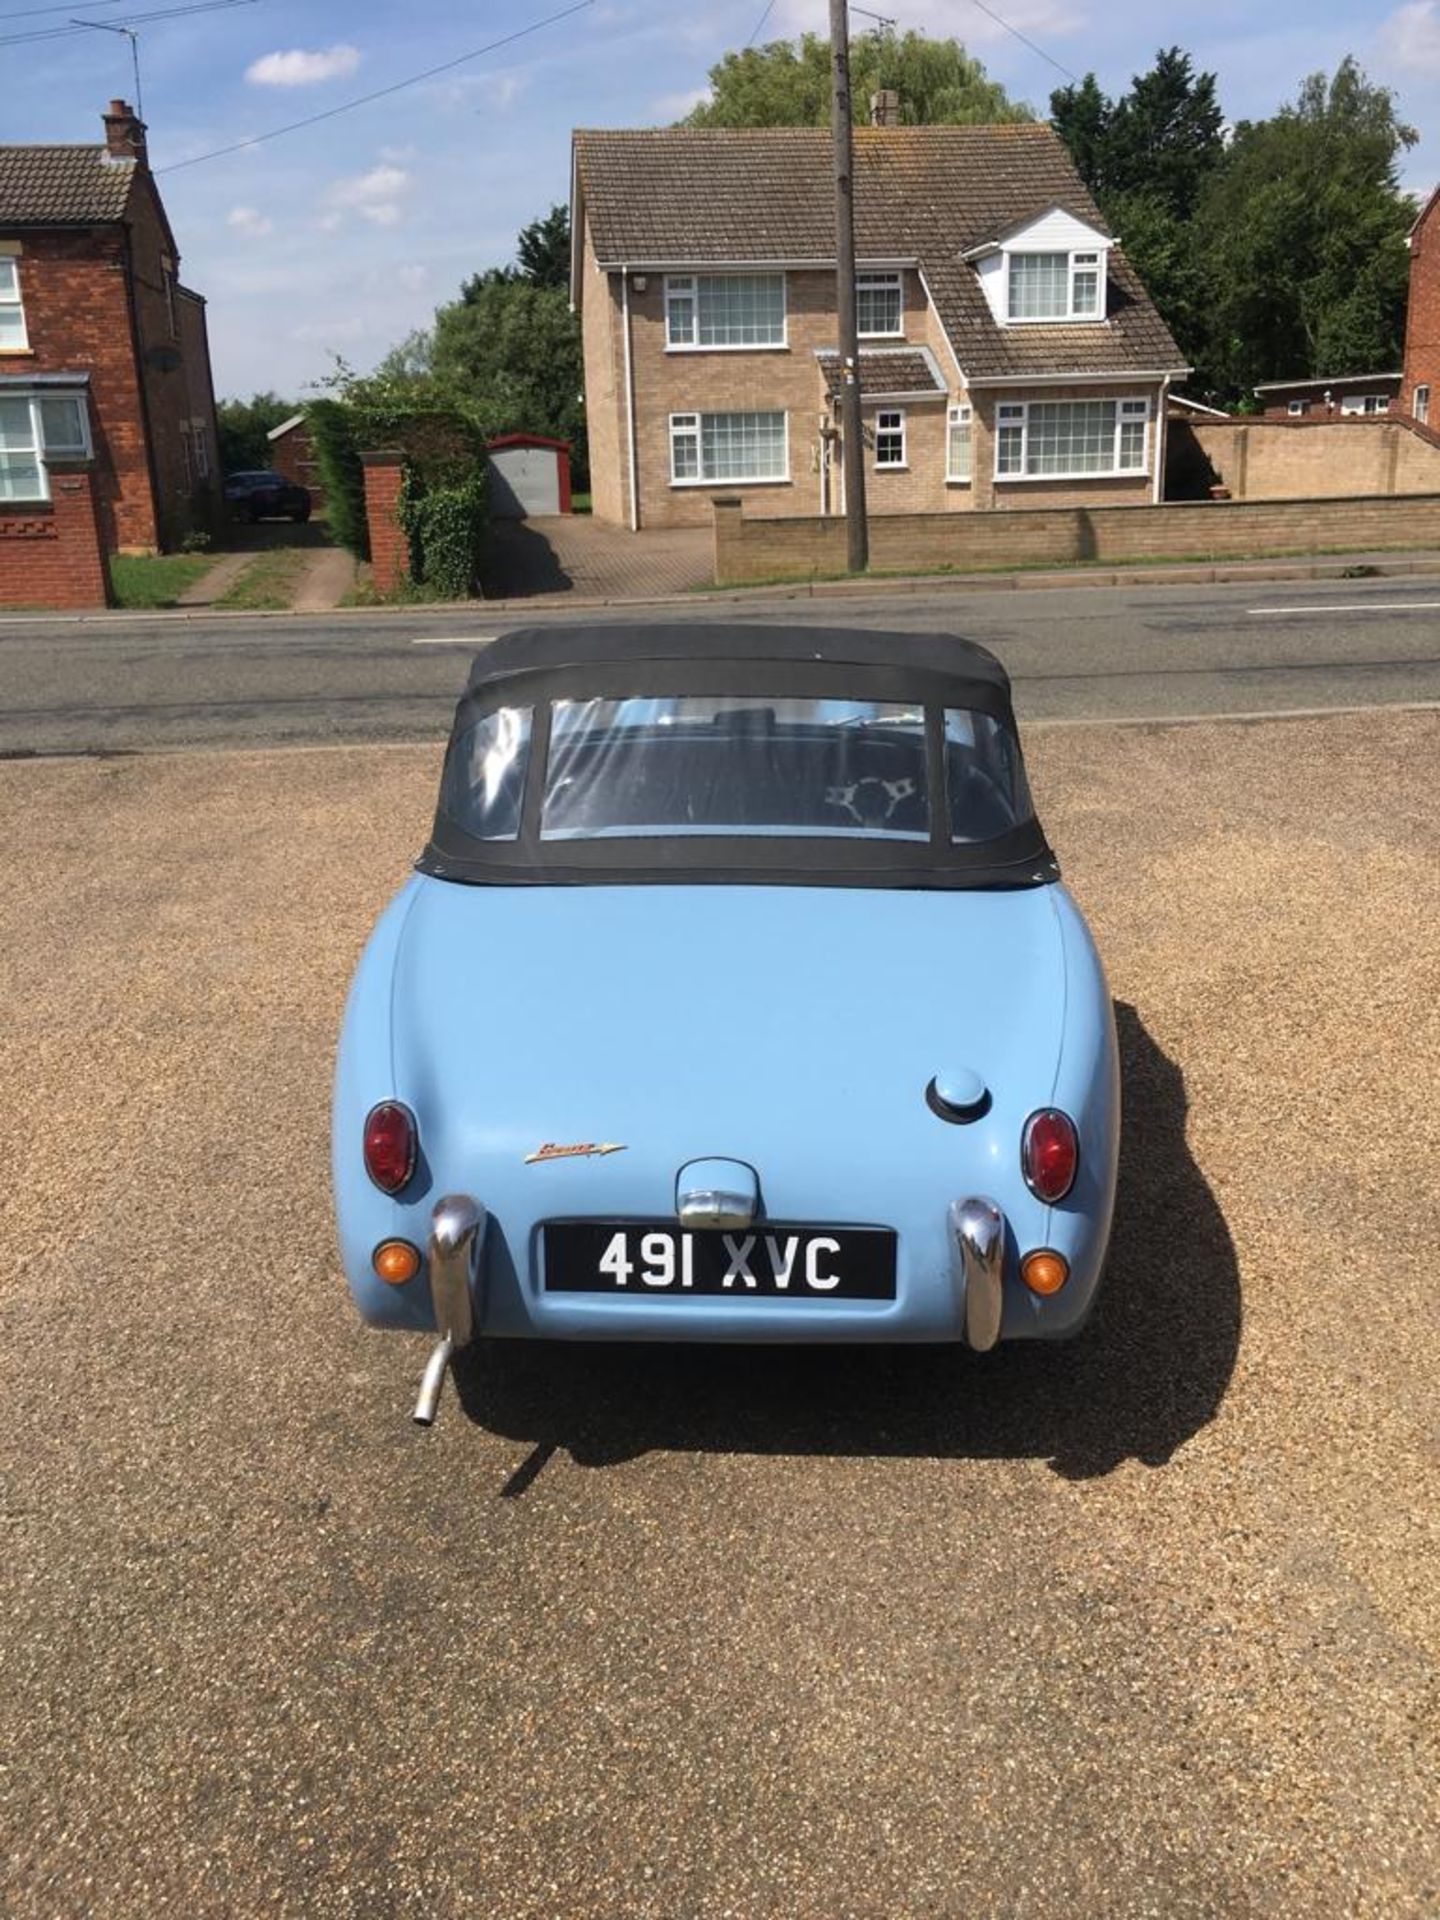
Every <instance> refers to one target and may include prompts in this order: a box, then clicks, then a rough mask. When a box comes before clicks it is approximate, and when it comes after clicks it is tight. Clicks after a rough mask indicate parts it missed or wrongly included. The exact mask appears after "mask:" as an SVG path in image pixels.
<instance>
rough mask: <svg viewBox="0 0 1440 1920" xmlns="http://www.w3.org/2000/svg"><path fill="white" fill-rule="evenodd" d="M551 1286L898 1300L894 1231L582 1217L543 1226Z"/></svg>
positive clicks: (656, 1293) (652, 1293) (658, 1293)
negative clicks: (732, 1227)
mask: <svg viewBox="0 0 1440 1920" xmlns="http://www.w3.org/2000/svg"><path fill="white" fill-rule="evenodd" d="M545 1291H546V1292H547V1293H615V1294H626V1295H629V1296H630V1297H631V1298H637V1297H638V1298H645V1299H649V1298H660V1299H664V1298H667V1297H669V1298H676V1299H678V1298H680V1297H682V1296H684V1295H686V1294H692V1295H693V1294H714V1295H718V1296H720V1297H722V1298H724V1299H731V1300H758V1299H762V1298H763V1299H779V1300H893V1299H894V1298H895V1235H894V1234H893V1233H892V1232H890V1231H889V1230H888V1228H880V1227H836V1228H833V1229H831V1228H826V1227H764V1228H761V1227H756V1228H755V1229H754V1230H753V1231H749V1232H745V1233H712V1232H708V1231H707V1232H703V1233H693V1232H686V1231H684V1230H683V1229H682V1228H679V1227H657V1226H644V1225H640V1226H624V1227H621V1226H616V1225H614V1224H605V1223H591V1222H583V1223H578V1224H567V1225H561V1226H549V1227H546V1228H545Z"/></svg>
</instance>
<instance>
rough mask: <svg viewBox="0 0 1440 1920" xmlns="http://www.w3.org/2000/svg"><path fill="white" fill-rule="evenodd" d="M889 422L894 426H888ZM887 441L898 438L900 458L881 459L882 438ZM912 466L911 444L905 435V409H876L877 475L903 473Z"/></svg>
mask: <svg viewBox="0 0 1440 1920" xmlns="http://www.w3.org/2000/svg"><path fill="white" fill-rule="evenodd" d="M887 420H889V421H891V422H893V425H891V426H886V425H885V422H886V421H887ZM882 434H883V435H884V436H885V438H886V439H887V440H895V439H897V438H898V440H899V442H900V458H899V459H898V460H882V459H881V458H880V436H881V435H882ZM909 464H910V458H909V443H908V441H907V439H906V433H905V409H904V408H903V407H877V408H876V409H875V471H876V472H877V473H903V472H904V471H905V469H906V468H907V467H908V466H909Z"/></svg>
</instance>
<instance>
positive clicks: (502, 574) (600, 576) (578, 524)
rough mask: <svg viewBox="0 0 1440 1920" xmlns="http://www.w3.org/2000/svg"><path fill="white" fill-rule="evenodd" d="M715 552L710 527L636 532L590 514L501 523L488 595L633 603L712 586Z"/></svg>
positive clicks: (495, 531) (497, 526)
mask: <svg viewBox="0 0 1440 1920" xmlns="http://www.w3.org/2000/svg"><path fill="white" fill-rule="evenodd" d="M714 554H715V545H714V536H713V535H712V533H711V531H710V529H709V528H708V527H656V528H653V529H647V530H646V531H644V532H641V533H631V532H629V531H628V529H626V528H624V527H612V526H609V525H607V524H606V523H605V522H604V521H601V520H597V519H596V518H595V516H594V515H593V514H590V513H575V514H565V515H557V516H554V517H547V518H544V519H534V520H497V521H496V522H495V525H494V529H493V534H492V544H491V562H490V567H489V570H488V573H487V577H486V587H487V594H488V597H489V598H490V599H492V600H518V599H551V598H560V597H563V596H579V597H584V598H587V599H595V600H625V599H631V598H635V597H637V596H638V597H640V598H644V599H649V598H652V597H657V596H659V595H662V594H667V593H688V592H689V591H690V590H691V588H692V587H700V586H709V585H710V583H711V582H712V580H713V579H714V577H715V575H714Z"/></svg>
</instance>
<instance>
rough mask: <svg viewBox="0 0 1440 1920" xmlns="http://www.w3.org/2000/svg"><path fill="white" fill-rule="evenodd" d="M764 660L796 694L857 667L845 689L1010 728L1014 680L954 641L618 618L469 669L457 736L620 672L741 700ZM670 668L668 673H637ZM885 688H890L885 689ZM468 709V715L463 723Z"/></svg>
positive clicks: (501, 652)
mask: <svg viewBox="0 0 1440 1920" xmlns="http://www.w3.org/2000/svg"><path fill="white" fill-rule="evenodd" d="M753 662H763V663H765V664H766V665H767V666H769V667H772V668H777V669H781V670H784V669H792V670H793V671H792V672H787V673H786V674H785V677H786V678H787V679H792V680H793V681H794V683H795V684H796V687H797V690H800V689H802V688H805V687H806V686H810V687H814V688H815V689H816V690H817V691H820V690H822V689H821V683H822V681H831V682H833V681H834V680H835V675H834V673H833V671H830V672H827V671H826V669H834V668H837V667H838V668H841V669H842V670H843V669H859V671H858V672H857V671H850V672H848V673H845V674H844V678H845V682H846V686H847V689H848V690H849V691H850V692H852V693H855V694H857V695H858V694H861V693H871V692H873V693H875V694H876V695H877V697H883V698H889V699H894V698H900V699H911V700H925V699H929V700H935V701H943V702H944V703H945V704H947V705H949V706H953V707H979V708H980V709H981V710H982V711H985V712H992V713H995V714H996V716H997V718H1001V719H1004V720H1006V721H1008V722H1009V724H1010V726H1011V728H1012V729H1013V727H1014V724H1015V717H1014V713H1013V712H1012V710H1011V706H1010V677H1009V675H1008V674H1007V673H1006V671H1005V669H1004V668H1003V667H1002V666H1001V664H1000V662H999V661H998V660H997V659H996V658H995V656H994V654H993V653H988V652H987V651H986V650H985V648H984V647H982V646H979V645H977V644H976V642H975V641H973V640H962V639H961V638H960V637H959V635H958V634H953V633H889V632H877V631H875V630H873V629H866V628H850V627H821V626H800V625H795V626H788V627H764V626H752V625H750V624H749V623H748V622H743V621H725V622H723V623H722V622H718V621H715V622H712V621H708V620H707V621H701V620H696V621H692V622H689V623H687V624H685V625H683V626H682V625H680V624H679V623H677V622H675V621H665V622H659V621H657V622H656V623H655V624H654V625H649V624H644V623H639V622H627V623H624V624H621V623H620V622H618V621H611V622H602V623H597V624H596V625H594V626H588V625H587V626H570V625H565V626H555V627H519V628H517V629H516V630H515V631H514V632H512V633H505V634H502V635H501V636H500V637H499V639H497V640H495V641H493V642H492V643H491V644H490V645H489V646H488V647H486V648H485V650H484V651H483V652H482V653H477V654H476V656H475V658H474V660H473V661H472V662H471V666H470V678H469V682H468V684H467V686H466V690H465V698H464V699H463V700H462V702H461V712H458V713H457V714H456V728H457V730H459V729H460V728H461V727H462V726H463V725H468V724H470V722H471V721H472V720H473V718H474V716H475V714H476V713H482V712H486V711H488V710H489V709H490V708H492V707H496V706H500V705H503V704H504V703H505V702H507V701H510V700H513V699H514V698H515V696H516V693H517V691H518V688H517V682H519V681H522V680H523V681H525V682H527V683H529V682H532V681H534V682H537V683H540V682H544V683H547V684H537V685H536V686H534V687H533V688H531V687H530V686H528V685H527V688H526V691H535V692H538V693H540V694H542V695H545V696H549V697H554V696H555V695H556V694H560V695H562V696H572V697H574V696H582V695H584V694H587V693H592V692H595V693H598V692H600V691H601V690H602V689H601V687H600V686H599V684H598V682H600V681H602V680H603V681H604V682H605V683H606V688H607V690H608V687H609V686H610V685H613V684H615V683H616V672H617V670H618V672H619V674H621V675H625V676H627V677H629V678H631V680H632V684H631V686H630V689H629V690H630V691H631V692H635V693H641V692H650V691H652V690H655V691H659V690H660V679H661V678H663V680H664V683H665V685H664V690H665V691H667V692H672V691H673V692H676V693H716V692H727V693H733V692H734V691H736V690H737V687H738V686H740V685H741V684H744V685H748V684H749V683H750V681H749V676H748V675H742V676H741V680H740V681H737V680H736V676H735V674H734V673H733V672H732V671H730V669H731V668H733V667H734V666H736V665H742V666H748V665H749V664H750V663H753ZM637 667H638V668H648V667H663V669H664V671H663V675H657V674H655V673H647V674H643V675H642V677H641V678H640V679H633V675H631V674H630V670H631V669H634V668H637ZM882 683H883V684H882ZM467 706H468V707H469V708H470V709H471V711H470V713H469V715H468V717H467V718H465V719H463V720H462V714H463V713H464V711H465V709H466V708H467Z"/></svg>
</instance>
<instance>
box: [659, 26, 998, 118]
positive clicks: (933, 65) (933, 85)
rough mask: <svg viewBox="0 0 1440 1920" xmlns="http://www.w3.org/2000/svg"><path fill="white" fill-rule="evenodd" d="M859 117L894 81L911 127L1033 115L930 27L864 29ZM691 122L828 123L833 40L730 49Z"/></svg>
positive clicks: (855, 69) (808, 38)
mask: <svg viewBox="0 0 1440 1920" xmlns="http://www.w3.org/2000/svg"><path fill="white" fill-rule="evenodd" d="M850 84H851V89H852V92H853V95H854V105H855V118H856V120H857V121H858V122H862V123H863V122H864V121H866V120H868V119H869V117H870V95H871V94H872V93H875V92H878V91H879V89H880V88H882V87H893V88H894V89H895V91H896V92H897V93H898V94H899V95H900V118H901V121H902V122H903V124H904V125H906V126H936V125H950V126H984V125H988V124H990V123H992V122H994V121H1013V120H1033V119H1034V117H1035V116H1034V115H1033V114H1032V113H1031V111H1030V109H1029V107H1027V106H1025V105H1023V104H1022V103H1021V102H1019V101H1014V100H1011V99H1010V97H1009V95H1008V94H1007V93H1006V92H1005V89H1004V88H1003V87H1002V86H1001V85H1000V83H999V82H998V81H997V80H992V79H990V77H989V75H988V74H987V73H986V71H985V69H984V67H983V66H981V64H980V62H979V61H978V60H976V59H975V58H974V57H973V56H972V55H970V54H968V53H967V52H966V51H965V49H964V47H963V46H961V44H960V42H959V41H958V40H931V39H930V38H929V37H928V36H927V35H925V34H923V33H916V32H913V31H911V32H908V33H903V34H899V35H896V34H893V33H888V32H880V33H862V34H859V35H857V36H856V38H855V39H854V40H853V41H852V43H851V47H850ZM685 124H686V125H687V126H692V127H828V126H829V124H830V42H829V40H828V39H824V38H822V37H821V36H820V35H819V34H814V33H807V34H802V36H801V37H800V39H799V41H798V42H796V41H791V40H776V41H772V42H771V44H770V45H769V46H765V47H746V48H744V49H743V51H741V52H739V53H727V54H726V55H725V57H724V59H723V60H721V61H720V62H719V63H718V64H717V65H715V66H713V67H712V68H711V69H710V97H709V98H708V99H706V100H702V101H701V102H700V104H699V106H698V107H696V108H695V110H694V111H693V112H692V113H691V114H690V115H689V116H688V118H687V120H686V122H685Z"/></svg>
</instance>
